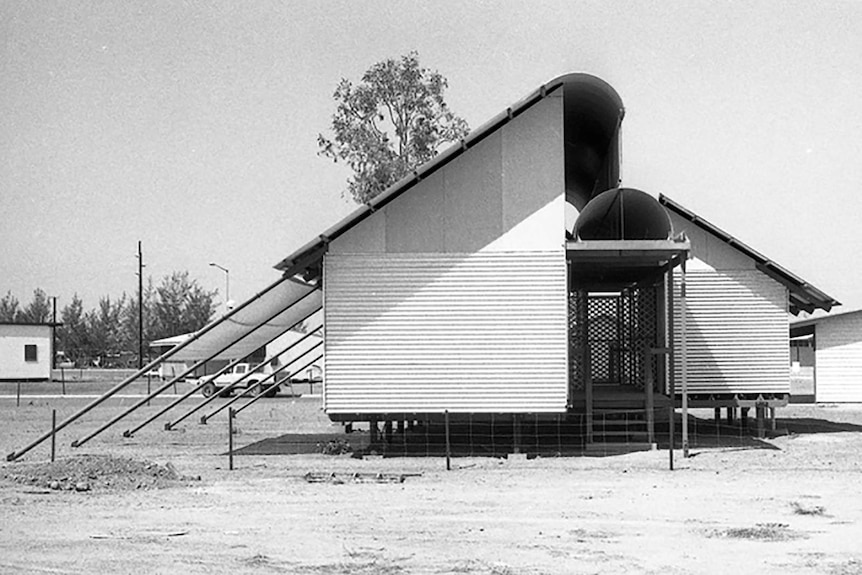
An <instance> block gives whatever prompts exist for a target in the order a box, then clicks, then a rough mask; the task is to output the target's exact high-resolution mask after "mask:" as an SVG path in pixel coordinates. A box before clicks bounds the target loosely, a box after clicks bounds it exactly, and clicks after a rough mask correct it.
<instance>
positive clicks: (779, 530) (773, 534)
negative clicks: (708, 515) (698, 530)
mask: <svg viewBox="0 0 862 575" xmlns="http://www.w3.org/2000/svg"><path fill="white" fill-rule="evenodd" d="M707 536H708V537H717V538H723V539H749V540H753V541H790V540H793V539H803V538H805V534H804V533H800V532H798V531H794V530H792V529H790V526H789V525H787V524H786V523H758V524H756V525H755V526H754V527H731V528H728V529H714V530H711V531H708V532H707Z"/></svg>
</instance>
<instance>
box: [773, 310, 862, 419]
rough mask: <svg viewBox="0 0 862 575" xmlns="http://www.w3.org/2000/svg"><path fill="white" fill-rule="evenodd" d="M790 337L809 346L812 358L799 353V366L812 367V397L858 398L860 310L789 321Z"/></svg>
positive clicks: (861, 383) (861, 395) (861, 390)
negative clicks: (790, 322) (806, 358)
mask: <svg viewBox="0 0 862 575" xmlns="http://www.w3.org/2000/svg"><path fill="white" fill-rule="evenodd" d="M790 337H791V341H792V342H795V343H799V344H804V345H799V346H797V347H800V348H801V349H804V350H806V351H807V350H810V349H812V348H813V351H814V353H813V362H811V361H810V359H809V360H808V361H805V357H804V356H803V358H802V362H801V363H802V364H803V365H802V366H801V367H802V368H805V367H813V377H814V400H815V401H817V402H818V403H823V402H825V403H840V402H862V310H856V311H848V312H844V313H834V314H830V315H825V316H822V317H817V318H811V319H805V320H801V321H796V322H793V323H792V324H791V325H790ZM808 357H809V358H810V357H811V356H810V355H809V356H808ZM808 363H812V364H813V365H811V366H808V365H806V364H808Z"/></svg>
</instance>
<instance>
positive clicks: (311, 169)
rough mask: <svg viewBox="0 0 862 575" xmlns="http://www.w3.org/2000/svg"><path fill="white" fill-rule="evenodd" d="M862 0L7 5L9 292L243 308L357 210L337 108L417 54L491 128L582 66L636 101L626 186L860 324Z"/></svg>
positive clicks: (0, 166) (2, 272) (0, 189)
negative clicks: (280, 266) (681, 212)
mask: <svg viewBox="0 0 862 575" xmlns="http://www.w3.org/2000/svg"><path fill="white" fill-rule="evenodd" d="M860 30H862V2H860V1H853V2H849V1H848V2H810V1H805V2H797V1H786V2H782V3H775V2H772V1H762V2H757V1H754V2H751V1H749V2H733V1H730V2H714V1H712V0H710V1H686V2H681V1H680V2H673V1H661V2H622V1H617V2H607V1H604V0H601V1H599V0H596V1H572V0H565V1H559V2H550V1H549V2H539V1H530V2H526V1H524V2H507V1H499V2H490V1H489V2H481V1H477V2H460V1H435V2H427V1H419V2H409V1H407V2H382V1H376V2H372V1H368V2H351V1H343V2H339V1H319V2H298V1H296V2H293V1H279V2H276V1H272V2H267V1H255V2H206V3H197V2H180V1H170V2H167V1H154V2H125V1H112V0H102V1H98V2H95V1H94V2H84V1H81V2H76V1H65V0H64V1H58V2H51V1H39V2H32V1H30V0H23V1H18V0H5V1H4V2H2V3H0V77H2V81H0V246H2V247H0V294H6V293H7V292H8V291H11V292H12V293H13V294H14V295H15V296H16V297H17V298H18V299H19V300H21V302H22V304H26V302H28V301H29V300H30V299H31V297H32V292H33V290H34V289H36V288H41V289H43V290H45V291H46V292H47V294H48V295H50V296H56V297H57V298H58V307H59V308H62V307H63V306H64V305H66V304H68V303H69V301H70V300H71V298H72V296H73V295H74V294H78V295H79V296H80V297H81V298H83V300H84V306H85V308H87V309H89V308H92V307H95V306H96V304H97V303H98V299H99V297H101V296H105V295H108V296H111V297H112V298H113V297H118V296H119V295H120V294H122V293H123V292H125V293H127V294H136V290H137V281H138V280H137V276H136V273H137V257H136V256H137V243H138V241H140V242H141V243H142V249H143V256H144V257H143V260H144V262H145V264H146V268H145V270H144V275H145V277H146V276H151V277H152V278H153V279H154V281H156V283H158V281H159V280H160V279H161V278H162V277H163V276H165V275H167V274H170V273H172V272H173V271H188V272H189V274H190V276H191V277H192V278H193V279H196V280H197V281H198V282H199V283H200V284H201V285H202V286H203V287H205V288H206V289H218V290H219V298H220V299H221V298H224V292H225V287H226V286H225V280H226V276H225V274H224V272H222V271H220V270H219V269H217V268H215V267H212V266H210V265H209V263H211V262H214V263H217V264H219V265H220V266H222V267H223V268H226V269H228V270H230V275H229V277H230V297H231V299H233V300H237V301H242V300H244V299H246V298H248V297H250V296H252V295H254V294H255V293H257V292H258V291H260V290H261V289H263V288H264V287H266V286H267V285H269V284H270V283H272V282H273V281H275V280H277V279H278V277H279V273H278V272H277V271H276V270H274V269H273V266H274V265H275V264H276V263H277V262H278V261H280V260H281V259H283V258H284V257H286V256H288V255H290V254H291V253H292V252H293V251H294V250H296V249H297V248H299V247H300V246H302V245H303V244H305V243H306V242H308V241H310V240H311V239H313V238H314V237H316V236H317V235H318V234H319V233H321V232H322V231H323V230H325V229H326V228H328V227H330V226H331V225H333V224H334V223H336V222H337V221H339V220H340V219H341V218H343V217H344V216H346V215H347V214H349V213H350V212H351V211H352V210H353V209H355V204H353V203H352V201H351V200H349V199H347V198H346V197H344V196H343V195H342V190H343V189H344V187H345V182H346V179H347V178H348V176H349V172H348V171H347V170H346V169H345V168H344V167H343V166H341V165H336V164H334V163H333V162H332V161H331V160H328V159H326V158H323V157H320V156H319V155H318V153H317V152H318V148H317V135H318V134H319V133H321V132H323V133H327V130H328V127H329V123H330V118H331V116H332V113H333V111H334V103H333V100H332V93H333V91H334V89H335V86H336V84H337V83H338V81H339V80H340V79H341V78H349V79H351V80H354V81H355V80H358V79H359V78H360V77H361V75H362V72H363V71H364V70H366V69H367V68H368V67H370V66H371V65H372V64H374V63H375V62H378V61H380V60H382V59H385V58H389V57H398V56H400V55H402V54H405V53H407V52H408V51H410V50H416V51H418V52H419V55H420V61H421V63H422V64H423V65H424V66H426V67H429V68H432V69H436V70H438V71H439V72H441V73H442V74H443V75H444V76H446V77H447V78H448V81H449V89H448V91H447V92H446V98H447V101H448V102H449V105H450V107H451V108H452V109H453V111H455V112H456V113H457V114H459V115H460V116H462V117H463V118H465V119H466V120H467V121H468V122H469V124H470V126H471V127H472V128H477V127H479V126H480V125H481V124H483V123H484V122H485V121H487V120H489V119H490V118H491V117H493V116H494V115H496V114H497V113H499V112H501V111H503V110H505V108H506V107H507V106H509V105H511V104H512V103H514V102H516V101H517V100H519V99H520V98H522V97H523V96H525V95H527V94H528V93H529V92H531V91H533V90H534V89H536V88H538V87H539V86H540V85H541V84H543V83H545V82H547V81H549V80H551V79H553V78H555V77H556V76H559V75H561V74H564V73H568V72H588V73H591V74H594V75H596V76H599V77H601V78H602V79H604V80H605V81H607V82H608V83H610V84H611V85H612V86H613V87H614V88H615V89H616V90H617V92H618V93H619V94H620V96H621V97H622V99H623V102H624V104H625V107H626V116H625V120H624V121H623V128H622V129H623V152H622V178H623V184H624V185H625V186H627V187H634V188H638V189H641V190H644V191H647V192H649V193H651V194H654V195H658V194H659V193H663V194H665V195H666V196H668V197H670V198H671V199H673V200H675V201H677V202H678V203H681V204H682V205H683V206H685V207H687V208H689V209H690V210H693V211H694V212H696V213H697V214H699V215H700V216H702V217H704V218H705V219H707V220H709V221H711V222H712V223H714V224H716V225H718V226H719V227H721V228H723V229H725V230H726V231H728V232H730V233H731V234H733V235H734V236H736V237H737V238H739V239H741V240H742V241H744V242H746V243H748V244H749V245H750V246H752V247H754V248H755V249H756V250H758V251H760V252H761V253H763V254H764V255H766V256H767V257H769V258H771V259H773V260H774V261H776V262H777V263H779V264H780V265H782V266H784V267H786V268H788V269H789V270H791V271H792V272H794V273H796V274H797V275H799V276H801V277H802V278H803V279H805V280H806V281H808V282H809V283H811V284H813V285H815V286H816V287H818V288H820V289H822V290H824V291H825V292H826V293H828V294H829V295H830V296H832V297H834V298H836V299H838V300H839V301H841V302H842V303H843V304H844V309H850V308H860V307H862V231H860V230H862V217H860V214H862V197H860V192H859V188H860V187H862V107H860V96H859V95H860V94H862V34H860V33H859V31H860Z"/></svg>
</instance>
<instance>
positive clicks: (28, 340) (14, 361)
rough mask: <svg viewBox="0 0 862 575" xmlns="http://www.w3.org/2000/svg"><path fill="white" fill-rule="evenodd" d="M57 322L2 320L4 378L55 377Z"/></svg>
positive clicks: (0, 369) (1, 368)
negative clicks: (53, 373) (54, 340)
mask: <svg viewBox="0 0 862 575" xmlns="http://www.w3.org/2000/svg"><path fill="white" fill-rule="evenodd" d="M53 334H54V325H53V324H43V323H40V324H31V323H0V380H2V381H47V380H49V379H51V358H52V357H53V354H54V350H53Z"/></svg>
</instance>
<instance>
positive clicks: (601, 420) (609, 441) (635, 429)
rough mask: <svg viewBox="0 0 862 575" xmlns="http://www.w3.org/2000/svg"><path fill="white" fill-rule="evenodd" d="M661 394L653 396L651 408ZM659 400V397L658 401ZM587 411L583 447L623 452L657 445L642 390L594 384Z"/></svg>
mask: <svg viewBox="0 0 862 575" xmlns="http://www.w3.org/2000/svg"><path fill="white" fill-rule="evenodd" d="M662 399H666V398H664V396H661V395H659V396H658V397H654V398H653V399H652V402H653V409H655V408H659V407H662V405H663V404H664V402H663V401H661V400H662ZM657 400H658V401H657ZM591 403H592V409H591V410H588V415H587V443H586V450H587V452H591V453H604V454H609V453H626V452H631V451H648V450H652V449H655V448H656V440H655V431H654V421H653V420H651V418H650V417H649V413H648V411H649V406H648V405H647V404H648V403H649V401H648V399H647V398H646V396H645V393H644V392H643V391H641V390H632V389H630V388H629V389H620V388H616V387H614V388H606V389H601V388H597V389H596V390H595V393H594V394H593V397H592V399H591Z"/></svg>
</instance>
